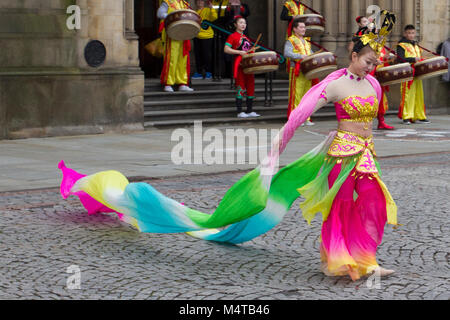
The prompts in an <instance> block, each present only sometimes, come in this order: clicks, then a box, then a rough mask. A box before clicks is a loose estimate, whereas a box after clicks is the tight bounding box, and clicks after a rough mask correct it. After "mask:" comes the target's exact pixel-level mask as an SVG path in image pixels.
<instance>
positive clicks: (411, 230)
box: [0, 116, 450, 312]
mask: <svg viewBox="0 0 450 320" xmlns="http://www.w3.org/2000/svg"><path fill="white" fill-rule="evenodd" d="M431 120H432V121H433V124H431V125H428V126H425V125H422V126H419V125H416V126H411V127H402V126H399V130H397V131H396V132H375V136H376V139H375V140H376V141H375V143H376V149H377V153H378V155H379V156H381V158H380V164H381V167H382V170H383V181H384V182H385V183H386V185H387V186H388V188H389V190H390V192H391V193H392V195H393V198H394V200H395V201H396V203H397V206H398V208H399V223H401V224H402V225H403V226H401V227H400V228H398V229H393V228H392V227H391V226H387V227H386V228H385V235H384V239H383V243H382V244H381V246H380V247H379V250H378V253H377V258H378V261H379V263H380V264H381V265H383V266H385V267H387V268H392V269H395V270H396V271H397V272H396V273H395V274H394V275H392V276H390V277H389V278H385V279H381V280H379V281H378V280H376V279H371V281H368V279H366V278H364V279H361V280H358V281H356V282H352V281H351V280H350V278H349V277H336V278H333V277H326V276H325V275H323V274H322V273H321V272H320V271H319V266H320V254H319V235H320V225H321V219H320V217H319V216H317V217H316V218H315V219H314V220H313V223H312V225H311V226H308V224H307V223H306V222H305V221H304V219H303V218H302V216H301V212H300V209H299V207H298V201H299V200H298V201H296V202H295V203H294V205H293V206H292V208H291V210H290V211H289V213H288V214H287V215H286V217H285V218H284V220H283V221H282V222H281V223H280V224H279V225H277V226H276V227H275V228H274V229H272V230H270V231H269V232H267V233H266V234H264V235H262V236H260V237H258V238H255V239H254V240H252V241H249V242H246V243H243V244H241V245H237V246H233V245H223V244H217V243H211V242H206V241H202V240H197V239H194V238H191V237H189V236H187V235H185V234H165V235H162V234H148V233H139V232H137V231H136V230H134V229H133V228H131V227H130V226H127V225H123V224H122V223H120V221H119V220H118V219H117V218H116V217H115V216H114V215H110V214H96V215H92V216H89V215H87V214H86V212H85V210H84V209H83V207H82V206H81V205H80V203H79V201H78V200H77V199H76V198H75V197H71V198H69V199H68V200H63V199H62V198H61V196H60V195H59V192H58V189H57V188H55V187H56V186H57V185H58V183H59V179H60V177H59V173H58V170H57V169H56V165H57V163H58V161H59V160H60V159H65V160H66V162H67V164H68V165H70V166H72V167H74V168H76V169H78V170H81V171H83V172H85V173H92V172H95V171H98V170H104V169H110V168H114V169H119V170H121V171H123V172H125V173H126V174H128V175H129V176H140V177H141V179H142V180H144V181H146V182H149V183H151V184H152V185H153V186H155V188H157V189H158V190H160V191H161V192H162V193H164V194H167V195H170V196H171V197H172V198H174V199H175V200H177V201H180V202H184V203H186V205H188V206H189V207H192V208H195V209H198V210H201V211H203V212H212V211H213V210H214V208H215V207H216V205H217V203H218V202H219V201H220V199H221V198H222V197H223V195H224V193H225V192H226V190H227V188H228V187H229V186H231V185H232V184H233V183H234V182H235V181H237V180H238V179H239V178H240V177H241V176H242V172H229V171H231V170H244V169H245V167H243V166H237V165H235V166H220V167H218V166H206V165H198V166H188V165H182V166H176V165H174V164H172V162H171V161H170V152H171V150H172V146H173V145H174V144H173V143H171V142H170V136H171V132H172V131H171V130H152V131H148V132H143V133H135V134H128V135H101V136H83V137H65V138H49V139H29V140H21V141H2V142H0V150H1V154H0V165H1V166H0V174H1V178H2V179H1V188H2V189H3V190H4V191H5V190H10V191H9V192H0V212H1V215H2V219H1V220H0V252H2V254H1V255H0V266H1V267H0V268H1V269H0V299H150V300H157V299H164V300H172V299H175V300H178V299H200V300H217V299H218V300H220V299H231V300H240V299H251V300H254V299H267V300H272V299H281V300H299V299H346V300H348V299H367V300H372V299H395V300H406V299H433V300H436V299H437V300H448V299H450V296H449V292H450V278H449V274H450V273H449V271H450V270H449V269H450V268H449V256H450V252H449V248H450V238H449V234H450V229H449V228H450V225H449V220H448V213H449V212H450V205H449V201H448V194H449V189H450V183H449V181H450V174H449V171H448V167H449V165H450V145H449V140H450V129H449V122H450V117H449V116H442V117H439V118H437V117H432V118H431ZM389 122H390V123H392V124H395V121H394V120H393V119H390V121H389ZM259 126H260V128H263V124H260V125H259ZM332 126H333V124H332V123H331V122H322V123H318V124H317V126H314V127H305V128H302V129H300V130H299V132H298V134H297V135H296V137H295V138H294V142H293V143H292V144H290V145H289V147H288V150H287V151H286V153H285V154H284V155H283V157H285V158H288V159H287V160H286V159H285V160H283V161H284V162H288V161H291V160H293V159H296V158H297V157H298V155H299V154H301V153H303V152H304V151H307V150H309V149H310V148H311V147H312V146H314V145H316V144H317V143H318V142H320V141H321V140H322V139H323V135H324V134H326V133H327V132H328V130H329V129H330V128H332ZM270 127H273V128H277V127H278V126H276V125H273V124H272V125H270ZM221 170H222V171H228V172H223V173H220V171H221ZM205 172H209V173H210V174H206V175H205V174H203V175H202V174H198V175H192V174H193V173H205ZM212 172H214V174H211V173H212ZM179 174H183V175H187V176H185V177H180V176H174V175H179ZM143 176H147V177H153V178H151V179H149V178H148V179H147V178H144V177H143ZM158 176H166V178H157V177H158ZM5 179H8V180H6V181H5ZM33 188H40V189H36V190H30V189H33ZM14 190H16V191H14ZM17 190H22V191H17ZM78 285H79V286H78ZM170 311H171V312H173V311H174V310H170Z"/></svg>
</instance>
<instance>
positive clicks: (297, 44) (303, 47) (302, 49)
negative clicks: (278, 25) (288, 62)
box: [288, 34, 313, 56]
mask: <svg viewBox="0 0 450 320" xmlns="http://www.w3.org/2000/svg"><path fill="white" fill-rule="evenodd" d="M307 39H309V38H304V41H302V40H301V39H300V38H298V37H297V36H296V35H295V34H293V35H292V36H290V37H289V38H288V41H289V42H290V43H291V44H292V46H293V47H294V50H293V51H294V53H298V54H302V55H307V56H309V55H311V54H312V53H313V52H312V50H311V43H310V42H309V41H306V40H307Z"/></svg>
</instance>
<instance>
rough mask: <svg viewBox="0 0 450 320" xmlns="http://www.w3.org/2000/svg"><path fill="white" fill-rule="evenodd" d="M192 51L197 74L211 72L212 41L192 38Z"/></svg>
mask: <svg viewBox="0 0 450 320" xmlns="http://www.w3.org/2000/svg"><path fill="white" fill-rule="evenodd" d="M194 51H195V64H196V68H197V73H200V74H203V70H205V72H212V54H213V39H212V38H211V39H198V38H194Z"/></svg>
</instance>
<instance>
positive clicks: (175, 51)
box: [160, 0, 191, 86]
mask: <svg viewBox="0 0 450 320" xmlns="http://www.w3.org/2000/svg"><path fill="white" fill-rule="evenodd" d="M162 2H165V3H166V4H167V5H168V7H169V10H168V13H169V14H170V13H171V12H172V11H174V10H182V9H188V8H189V4H188V3H187V2H186V1H185V0H163V1H162ZM160 32H162V37H161V38H162V41H163V43H164V63H163V69H162V71H161V84H162V85H165V86H172V85H174V84H179V85H187V84H188V82H189V80H188V79H189V74H190V58H189V52H190V51H191V41H190V40H184V41H178V40H173V39H171V38H169V37H168V36H167V33H166V30H165V28H164V21H163V22H161V26H160Z"/></svg>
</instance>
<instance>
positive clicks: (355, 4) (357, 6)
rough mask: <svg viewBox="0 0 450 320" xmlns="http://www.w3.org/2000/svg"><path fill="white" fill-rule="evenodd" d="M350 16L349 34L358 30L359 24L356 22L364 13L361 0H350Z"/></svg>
mask: <svg viewBox="0 0 450 320" xmlns="http://www.w3.org/2000/svg"><path fill="white" fill-rule="evenodd" d="M349 9H350V10H349V11H350V17H349V19H348V21H349V23H348V25H349V29H350V30H349V34H350V35H353V34H354V33H355V32H356V31H357V30H358V24H357V23H356V20H355V19H356V17H358V16H360V15H362V14H363V12H362V11H363V9H362V8H361V1H360V0H350V6H349Z"/></svg>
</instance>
